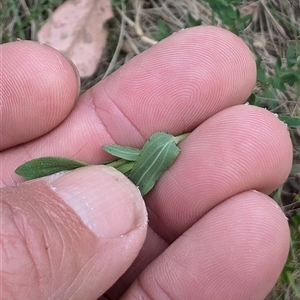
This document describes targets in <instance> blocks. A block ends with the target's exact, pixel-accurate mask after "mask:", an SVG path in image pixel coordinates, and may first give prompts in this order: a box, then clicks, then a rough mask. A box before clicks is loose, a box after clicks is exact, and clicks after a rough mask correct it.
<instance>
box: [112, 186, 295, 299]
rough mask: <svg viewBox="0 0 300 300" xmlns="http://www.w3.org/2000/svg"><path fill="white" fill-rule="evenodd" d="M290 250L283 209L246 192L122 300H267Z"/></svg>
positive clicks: (199, 226) (182, 241)
mask: <svg viewBox="0 0 300 300" xmlns="http://www.w3.org/2000/svg"><path fill="white" fill-rule="evenodd" d="M288 251H289V228H288V224H287V221H286V219H285V216H284V215H283V213H282V211H281V210H280V208H279V207H278V206H277V205H276V204H275V203H274V202H273V201H272V200H271V199H269V198H268V197H267V196H265V195H263V194H260V193H257V192H255V191H248V192H244V193H242V194H239V195H236V196H234V197H232V198H230V199H228V200H226V201H224V203H222V204H220V205H218V206H217V207H215V208H213V209H212V210H211V211H210V212H208V213H207V214H206V215H205V216H204V217H203V218H202V219H201V220H199V221H198V222H197V223H196V224H195V225H194V226H193V227H192V228H190V229H189V230H188V231H187V232H185V233H184V235H182V236H181V237H180V238H178V240H176V241H175V242H174V243H173V244H172V245H171V246H170V247H169V248H168V249H167V250H166V251H165V252H164V253H163V254H162V255H161V256H160V257H158V258H157V259H156V260H155V261H154V262H153V263H152V264H151V265H149V267H148V268H147V269H146V270H144V272H143V273H142V274H141V275H140V276H139V277H138V279H137V280H136V281H135V282H134V283H133V284H132V286H131V287H130V289H129V290H128V291H127V293H126V295H125V296H124V297H123V298H122V299H123V300H125V299H143V298H145V299H146V298H147V299H164V298H168V299H207V300H209V299H241V300H243V299H247V300H248V299H251V300H260V299H264V298H265V297H266V296H267V294H268V293H269V291H270V290H271V289H272V287H273V286H274V285H275V283H276V280H277V278H278V276H279V274H280V272H281V270H282V268H283V265H284V263H285V261H286V258H287V254H288ZM111 299H117V298H111Z"/></svg>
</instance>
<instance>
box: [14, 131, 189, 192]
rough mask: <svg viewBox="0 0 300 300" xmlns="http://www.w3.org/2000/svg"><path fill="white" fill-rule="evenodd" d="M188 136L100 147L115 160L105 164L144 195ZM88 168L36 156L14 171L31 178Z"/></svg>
mask: <svg viewBox="0 0 300 300" xmlns="http://www.w3.org/2000/svg"><path fill="white" fill-rule="evenodd" d="M187 135H188V133H185V134H182V135H179V136H176V137H175V136H173V135H171V134H169V133H166V132H162V131H159V132H156V133H154V134H153V135H152V136H151V137H150V139H149V140H148V141H147V142H146V143H145V145H144V146H143V147H142V149H138V148H133V147H125V146H120V145H104V146H103V147H102V149H103V150H104V151H106V152H107V153H109V154H111V155H113V156H115V157H118V158H119V159H118V160H115V161H111V162H105V163H103V164H104V165H107V166H111V167H114V168H116V169H117V170H119V171H120V172H122V173H123V174H124V175H126V176H127V177H128V178H129V179H130V180H131V181H132V182H133V183H134V184H135V185H136V186H138V187H139V189H140V191H141V194H142V195H143V196H144V195H146V194H147V193H148V192H149V191H150V190H151V189H152V188H153V187H154V185H155V183H156V181H157V180H158V179H159V178H160V177H161V175H162V174H163V173H164V172H165V171H166V170H167V169H168V168H169V167H170V166H171V165H172V163H173V162H174V160H175V159H176V157H177V156H178V154H179V152H180V150H179V148H178V147H177V144H178V143H179V142H181V141H182V140H183V139H185V138H186V136H187ZM85 166H88V164H87V163H85V162H82V161H78V160H72V159H68V158H64V157H40V158H36V159H33V160H30V161H28V162H26V163H24V164H22V165H21V166H19V167H18V168H17V169H16V170H15V172H16V174H18V175H20V176H22V177H24V178H25V179H27V180H29V179H35V178H39V177H43V176H47V175H51V174H54V173H57V172H61V171H66V170H74V169H77V168H81V167H85Z"/></svg>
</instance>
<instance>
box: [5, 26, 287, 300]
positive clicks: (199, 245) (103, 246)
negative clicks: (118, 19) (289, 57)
mask: <svg viewBox="0 0 300 300" xmlns="http://www.w3.org/2000/svg"><path fill="white" fill-rule="evenodd" d="M1 53H2V57H3V60H2V61H1V64H2V66H1V69H2V70H3V74H4V75H5V76H3V77H2V78H1V80H2V85H3V87H4V89H3V95H2V97H3V99H2V100H1V102H2V105H1V106H0V109H1V115H2V118H3V122H2V124H1V144H0V146H1V151H2V152H1V154H0V155H1V169H2V170H5V172H2V174H1V178H0V179H1V180H0V182H1V186H2V190H1V206H2V209H1V214H2V215H1V220H3V222H2V224H1V225H2V226H1V231H2V233H1V251H2V253H1V255H2V256H1V257H3V264H2V267H1V273H0V274H1V278H0V280H1V282H2V284H3V286H2V296H3V297H4V298H5V296H6V297H7V298H11V299H13V298H14V299H47V298H49V297H50V296H53V295H55V298H56V299H83V298H84V299H96V298H97V297H98V296H100V295H103V296H102V297H101V299H106V297H107V298H108V299H264V297H265V296H266V295H267V294H268V292H269V291H270V290H271V289H272V287H273V286H274V284H275V282H276V280H277V278H278V276H279V275H280V272H281V270H282V268H283V266H284V263H285V261H286V258H287V254H288V249H289V229H288V224H287V220H286V218H285V216H284V215H283V213H282V212H281V210H280V208H279V207H278V206H277V205H276V204H275V203H274V201H273V200H272V199H271V198H270V197H268V196H267V194H268V193H270V192H271V191H273V190H274V189H276V188H277V187H278V186H280V185H281V184H282V183H283V182H284V180H285V179H286V177H287V176H288V174H289V170H290V168H291V164H292V145H291V141H290V137H289V134H288V131H287V130H286V127H285V125H284V124H283V123H282V122H280V121H279V120H278V119H277V118H276V117H275V116H274V115H273V114H271V113H270V112H268V111H266V110H264V109H260V108H257V107H252V106H249V105H243V103H244V102H245V101H246V99H247V98H248V96H249V94H250V93H251V91H252V89H253V87H254V85H255V78H256V69H255V61H254V59H253V56H252V54H251V52H250V51H249V49H248V48H247V46H246V45H245V44H244V43H243V41H242V40H240V39H239V38H238V37H236V36H234V35H233V34H232V33H230V32H227V31H225V30H223V29H220V28H214V27H204V26H202V27H197V28H192V29H188V30H184V31H181V32H179V33H176V34H174V35H172V36H171V37H169V38H168V39H165V40H163V41H162V42H160V43H158V44H157V45H155V46H153V47H152V48H150V49H149V50H147V51H145V52H144V53H142V54H141V55H139V56H137V57H135V58H134V59H132V60H131V61H130V62H128V63H127V64H126V65H125V66H123V67H122V68H120V69H119V70H118V71H116V72H115V73H113V74H112V75H111V76H109V77H108V78H106V79H105V80H103V81H101V82H100V83H98V84H96V85H95V86H94V87H93V88H91V89H90V90H88V91H87V92H85V93H84V94H82V95H81V96H80V97H79V98H78V99H77V100H76V97H77V94H78V91H79V84H78V77H77V74H76V72H75V71H74V69H73V66H72V64H70V62H69V61H68V60H67V59H66V58H65V57H64V56H63V55H62V54H60V53H58V52H57V51H55V50H54V49H52V48H50V47H48V46H45V45H39V44H37V43H34V42H30V41H21V42H15V43H9V44H5V45H2V46H1ZM158 130H165V131H168V132H171V133H172V134H174V135H178V134H181V133H183V132H188V131H193V132H192V133H191V134H190V135H189V136H188V137H187V138H186V139H185V140H184V141H183V142H182V143H180V148H181V150H182V151H181V153H180V155H179V156H178V158H177V160H176V161H175V163H174V164H173V165H172V166H171V168H170V169H169V170H168V171H167V172H166V173H165V174H164V175H163V176H162V177H161V178H160V180H159V181H158V182H157V185H156V187H155V188H154V189H153V191H151V192H150V193H149V195H147V196H146V197H145V202H146V206H147V211H148V219H149V223H148V226H147V214H146V211H145V208H144V202H143V199H142V198H141V197H140V195H139V193H138V191H137V189H136V188H135V187H134V186H133V185H132V184H131V183H130V182H129V181H128V180H127V179H126V178H125V177H123V175H122V174H119V173H118V172H116V171H114V170H111V169H109V170H107V168H106V167H96V166H94V167H87V168H83V169H81V170H76V171H72V172H70V173H68V174H67V175H65V176H62V177H59V178H58V179H57V178H56V177H50V178H46V179H39V180H35V181H30V182H26V183H22V180H21V179H20V178H19V177H18V176H16V175H15V174H14V169H15V168H16V167H17V166H19V165H20V164H21V163H23V162H25V161H27V160H29V159H32V158H35V157H40V156H50V155H51V156H53V155H56V156H65V157H69V158H74V159H78V160H83V161H86V162H89V163H91V164H96V163H99V162H101V161H104V160H106V159H107V158H108V156H107V154H105V153H104V152H102V151H101V150H100V147H101V145H102V144H107V143H117V144H123V145H130V146H133V147H141V146H142V145H143V143H144V142H145V141H146V140H147V138H148V137H149V136H150V135H151V134H152V133H154V132H155V131H158ZM101 180H102V181H101ZM97 182H98V184H97ZM51 185H52V187H53V186H55V187H56V188H57V190H58V191H60V192H59V193H58V192H55V190H54V189H53V188H51ZM74 185H76V187H77V186H78V187H79V188H80V189H81V188H82V189H83V190H84V193H85V194H84V196H85V199H89V197H95V193H96V194H97V197H98V200H99V202H101V199H102V198H104V197H106V198H109V197H111V198H113V199H118V201H119V202H118V203H120V204H119V205H116V206H112V207H110V206H109V203H110V202H109V201H108V202H107V203H106V204H105V205H106V206H103V207H101V209H99V210H98V212H97V213H98V215H99V218H97V220H96V221H95V222H94V224H95V228H96V229H95V228H92V229H93V231H92V230H91V229H90V228H89V227H88V226H86V225H85V224H86V223H83V221H84V219H81V217H79V214H77V213H76V211H77V210H76V209H77V208H74V207H75V206H74V203H73V202H72V197H71V200H70V201H69V202H68V203H67V202H66V201H65V200H64V199H65V198H66V197H68V195H69V194H68V192H69V191H73V188H74ZM62 191H63V192H62ZM80 191H81V190H80ZM94 191H95V193H93V192H94ZM102 192H103V193H102ZM72 195H73V194H72ZM69 196H70V195H69ZM63 198H64V199H63ZM69 198H70V197H69ZM74 199H75V198H74ZM128 203H130V205H131V204H134V205H131V208H132V207H133V206H134V209H133V210H134V211H135V212H134V214H129V213H128V214H127V216H128V217H122V218H121V217H119V218H118V217H116V216H118V215H120V216H124V214H125V216H126V210H128V211H129V208H128V205H129V204H128ZM106 207H109V208H108V209H107V211H106V212H105V213H103V209H104V208H106ZM127 208H128V209H127ZM133 216H134V217H133ZM103 218H104V219H105V218H106V219H105V222H106V223H105V224H106V225H107V224H108V225H109V226H108V227H107V231H105V232H104V233H103V232H102V233H101V234H102V235H101V234H99V233H98V234H95V232H96V231H97V230H98V231H97V232H99V230H100V229H101V228H102V227H101V226H103V228H104V225H105V224H104V223H101V222H102V219H103ZM97 222H99V223H97ZM121 227H122V228H123V227H125V229H126V230H125V229H124V230H125V234H123V235H119V236H114V237H112V236H113V235H114V234H113V230H115V229H116V230H119V229H120V228H121ZM147 227H148V228H147ZM99 228H100V229H99ZM133 261H134V262H133ZM132 262H133V264H132ZM131 264H132V265H131ZM126 270H127V271H126ZM124 272H125V273H124Z"/></svg>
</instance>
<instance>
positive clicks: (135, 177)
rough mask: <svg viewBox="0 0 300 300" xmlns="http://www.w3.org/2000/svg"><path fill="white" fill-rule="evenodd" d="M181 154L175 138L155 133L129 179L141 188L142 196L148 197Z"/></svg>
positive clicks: (143, 150)
mask: <svg viewBox="0 0 300 300" xmlns="http://www.w3.org/2000/svg"><path fill="white" fill-rule="evenodd" d="M179 152H180V150H179V148H178V147H177V145H176V142H175V138H174V136H172V135H171V134H168V133H166V132H156V133H154V134H153V135H152V136H151V137H150V139H149V140H148V141H147V142H146V143H145V145H144V147H143V148H142V150H141V154H140V157H139V159H138V160H137V161H136V163H135V165H134V166H133V168H132V171H131V173H130V174H129V179H130V180H131V181H132V182H133V183H134V184H135V185H136V186H138V187H139V189H140V191H141V194H142V195H146V194H147V193H148V192H149V191H150V190H151V189H152V188H153V186H154V185H155V183H156V181H157V180H158V179H159V177H160V176H161V175H162V174H163V173H164V172H165V171H166V170H167V169H168V168H169V167H170V166H171V164H172V163H173V162H174V160H175V158H176V157H177V155H178V154H179Z"/></svg>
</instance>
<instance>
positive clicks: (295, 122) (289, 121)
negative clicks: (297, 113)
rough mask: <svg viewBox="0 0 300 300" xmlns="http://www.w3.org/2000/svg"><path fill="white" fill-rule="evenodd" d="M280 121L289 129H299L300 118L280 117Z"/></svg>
mask: <svg viewBox="0 0 300 300" xmlns="http://www.w3.org/2000/svg"><path fill="white" fill-rule="evenodd" d="M279 119H280V120H281V121H283V122H284V123H285V124H286V125H287V126H288V127H299V126H300V118H297V117H289V116H279Z"/></svg>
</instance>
